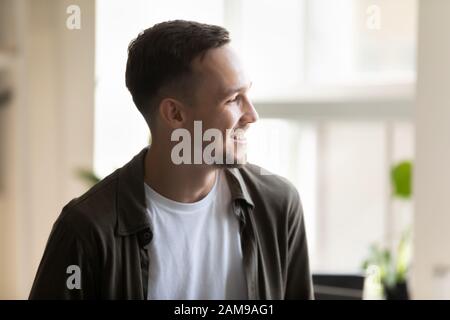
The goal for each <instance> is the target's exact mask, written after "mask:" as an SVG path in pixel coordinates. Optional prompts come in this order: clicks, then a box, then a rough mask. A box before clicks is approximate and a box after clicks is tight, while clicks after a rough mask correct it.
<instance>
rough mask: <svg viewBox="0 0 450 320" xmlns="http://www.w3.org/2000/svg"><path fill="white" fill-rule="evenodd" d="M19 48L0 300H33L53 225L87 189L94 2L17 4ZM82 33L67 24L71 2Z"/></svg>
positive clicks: (0, 226) (13, 10)
mask: <svg viewBox="0 0 450 320" xmlns="http://www.w3.org/2000/svg"><path fill="white" fill-rule="evenodd" d="M11 3H14V5H10V6H9V7H8V8H7V9H8V13H6V12H5V11H4V14H13V15H14V25H15V28H11V30H10V31H11V32H15V33H16V37H15V38H16V39H17V43H15V48H14V62H13V64H12V65H11V71H12V77H13V81H14V83H15V89H16V90H15V93H14V100H13V102H12V104H11V105H10V106H8V112H7V119H8V126H9V127H8V130H7V132H8V137H7V141H6V147H5V150H4V151H3V150H2V152H6V153H7V161H6V164H5V166H6V171H7V177H6V180H7V186H8V187H7V190H6V191H5V199H6V200H5V203H6V204H5V203H4V208H6V209H4V210H3V212H1V216H0V220H1V221H0V234H2V235H3V238H2V239H1V240H2V244H1V245H0V251H1V252H0V255H1V263H0V266H1V268H2V272H0V285H1V286H0V298H27V296H28V293H29V289H30V287H31V284H32V281H33V278H34V275H35V272H36V269H37V266H38V263H39V261H40V259H41V257H42V253H43V249H44V246H45V243H46V241H47V238H48V236H49V232H50V229H51V227H52V224H53V222H54V221H55V219H56V217H57V216H58V214H59V212H60V210H61V208H62V206H63V205H64V204H65V203H66V202H67V201H68V200H70V199H71V198H73V197H75V196H77V195H79V194H80V193H82V192H83V191H84V190H85V189H86V186H85V185H84V184H83V183H82V182H81V181H80V180H79V178H77V177H76V175H75V170H76V169H77V168H78V167H85V168H90V167H92V154H93V117H94V86H95V81H94V56H95V55H94V40H95V39H94V36H95V32H94V31H95V23H94V22H95V2H94V1H90V0H78V1H74V0H72V1H65V0H64V1H59V0H40V1H33V0H18V1H14V2H11ZM72 4H75V5H79V7H80V9H81V29H80V30H69V29H67V27H66V19H67V17H68V14H67V13H66V8H67V7H68V6H69V5H72Z"/></svg>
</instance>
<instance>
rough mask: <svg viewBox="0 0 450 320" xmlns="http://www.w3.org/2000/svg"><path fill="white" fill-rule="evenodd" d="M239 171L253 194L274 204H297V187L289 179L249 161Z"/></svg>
mask: <svg viewBox="0 0 450 320" xmlns="http://www.w3.org/2000/svg"><path fill="white" fill-rule="evenodd" d="M239 172H240V174H241V175H242V177H243V179H244V181H245V183H246V186H247V187H248V188H249V191H250V193H251V194H253V195H255V194H258V195H259V196H262V197H264V198H265V201H267V202H273V203H274V204H283V205H289V204H297V202H299V200H300V199H299V194H298V191H297V188H296V187H295V186H294V185H293V184H292V182H290V181H289V180H288V179H286V178H284V177H282V176H280V175H277V174H275V173H272V172H270V171H269V170H266V169H264V168H262V167H260V166H257V165H255V164H251V163H247V164H245V165H244V166H242V167H241V168H239Z"/></svg>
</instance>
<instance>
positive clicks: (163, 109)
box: [159, 98, 186, 129]
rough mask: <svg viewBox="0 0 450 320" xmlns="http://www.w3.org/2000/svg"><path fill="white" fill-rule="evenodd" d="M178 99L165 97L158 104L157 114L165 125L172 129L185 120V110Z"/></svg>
mask: <svg viewBox="0 0 450 320" xmlns="http://www.w3.org/2000/svg"><path fill="white" fill-rule="evenodd" d="M184 108H185V107H184V105H183V104H182V103H181V102H179V101H178V100H175V99H172V98H165V99H163V100H161V102H160V104H159V114H160V116H161V119H162V121H163V122H164V123H166V125H167V126H168V127H170V128H172V129H177V128H181V127H183V125H184V123H185V121H186V110H185V109H184Z"/></svg>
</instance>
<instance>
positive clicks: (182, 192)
mask: <svg viewBox="0 0 450 320" xmlns="http://www.w3.org/2000/svg"><path fill="white" fill-rule="evenodd" d="M165 149H166V148H163V147H160V146H158V145H156V144H154V145H152V146H150V147H149V149H148V151H147V154H146V156H145V178H144V181H145V183H146V184H147V185H149V186H150V187H151V188H152V189H153V190H155V191H156V192H158V193H159V194H161V195H163V196H164V197H166V198H168V199H171V200H174V201H178V202H184V203H192V202H196V201H199V200H201V199H202V198H204V197H205V196H206V195H207V194H208V193H209V192H210V191H211V189H212V188H213V186H214V183H215V180H216V174H217V172H218V170H219V169H218V168H216V167H213V166H207V165H194V164H192V165H184V164H182V165H175V164H174V163H173V162H172V160H171V158H170V150H165Z"/></svg>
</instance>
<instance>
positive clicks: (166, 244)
mask: <svg viewBox="0 0 450 320" xmlns="http://www.w3.org/2000/svg"><path fill="white" fill-rule="evenodd" d="M218 172H220V173H219V174H218V175H217V179H216V182H215V184H214V186H213V188H212V190H211V191H210V192H209V193H208V195H207V196H206V197H204V198H203V199H201V200H200V201H198V202H195V203H181V202H176V201H173V200H170V199H168V198H165V197H164V196H162V195H160V194H159V193H157V192H156V191H155V190H153V189H152V188H151V187H149V186H148V185H147V184H145V193H146V202H147V212H148V214H149V215H150V219H151V221H152V224H153V240H152V242H151V243H150V245H149V247H148V250H149V258H150V263H149V283H148V296H147V298H148V299H186V300H191V299H247V298H248V296H247V284H246V279H245V274H244V265H243V261H242V250H241V241H240V234H239V221H238V217H237V216H236V215H235V214H234V213H233V211H232V208H231V194H230V190H229V187H228V184H227V181H226V177H225V176H224V173H223V171H222V170H218Z"/></svg>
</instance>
